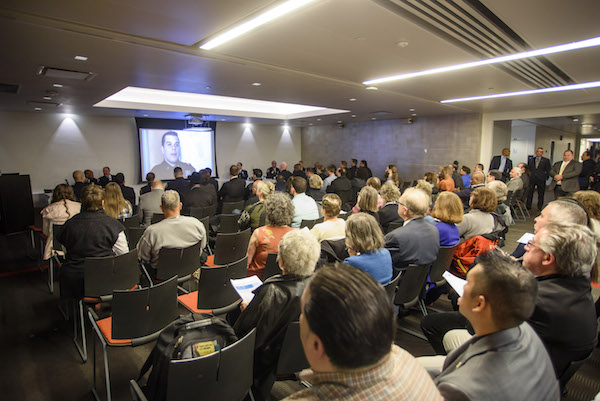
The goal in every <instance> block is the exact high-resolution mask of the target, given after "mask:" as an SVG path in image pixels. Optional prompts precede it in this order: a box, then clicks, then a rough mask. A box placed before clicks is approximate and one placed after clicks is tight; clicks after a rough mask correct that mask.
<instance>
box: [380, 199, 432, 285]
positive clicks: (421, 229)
mask: <svg viewBox="0 0 600 401" xmlns="http://www.w3.org/2000/svg"><path fill="white" fill-rule="evenodd" d="M428 208H429V196H427V194H425V192H423V191H421V190H419V189H416V188H408V189H407V190H406V191H404V193H403V194H402V196H401V197H400V202H399V204H398V214H399V215H400V217H402V218H403V219H404V225H403V226H402V227H399V228H397V229H395V230H394V231H392V232H390V233H388V234H386V235H385V247H386V248H388V249H390V253H391V254H392V262H393V265H394V276H395V275H396V274H398V273H399V272H400V271H401V270H402V269H404V268H406V267H407V266H408V265H409V264H411V263H416V264H419V265H424V264H429V263H433V262H434V261H435V259H436V258H437V254H438V251H439V249H440V234H439V232H438V230H437V228H435V226H434V225H433V224H429V223H427V222H426V221H425V219H424V217H425V214H426V213H427V209H428Z"/></svg>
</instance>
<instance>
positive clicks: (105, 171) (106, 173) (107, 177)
mask: <svg viewBox="0 0 600 401" xmlns="http://www.w3.org/2000/svg"><path fill="white" fill-rule="evenodd" d="M114 178H115V177H114V176H112V175H111V174H110V167H108V166H106V167H103V168H102V177H100V178H98V185H101V186H102V187H105V186H106V184H108V183H109V182H111V181H112V180H114Z"/></svg>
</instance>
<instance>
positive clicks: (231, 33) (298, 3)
mask: <svg viewBox="0 0 600 401" xmlns="http://www.w3.org/2000/svg"><path fill="white" fill-rule="evenodd" d="M313 1H314V0H288V1H286V2H284V3H282V4H280V5H278V6H277V7H274V8H271V9H270V10H267V11H265V12H264V13H262V14H260V15H258V16H257V17H255V18H252V19H251V20H249V21H246V22H244V23H242V24H240V25H237V26H235V27H233V28H231V29H230V30H228V31H226V32H224V33H222V34H221V35H219V36H217V37H215V38H214V39H211V40H209V41H208V42H206V43H204V44H203V45H201V46H200V48H201V49H204V50H211V49H214V48H215V47H217V46H220V45H222V44H223V43H226V42H229V41H230V40H232V39H235V38H237V37H238V36H241V35H243V34H245V33H247V32H249V31H251V30H253V29H254V28H258V27H259V26H261V25H264V24H266V23H268V22H271V21H273V20H274V19H277V18H280V17H282V16H284V15H286V14H289V13H291V12H292V11H295V10H297V9H298V8H300V7H303V6H305V5H307V4H308V3H311V2H313Z"/></svg>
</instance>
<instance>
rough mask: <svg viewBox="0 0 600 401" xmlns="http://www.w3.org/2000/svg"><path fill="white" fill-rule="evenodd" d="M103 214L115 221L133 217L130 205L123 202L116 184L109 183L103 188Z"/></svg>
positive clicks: (127, 202)
mask: <svg viewBox="0 0 600 401" xmlns="http://www.w3.org/2000/svg"><path fill="white" fill-rule="evenodd" d="M104 213H106V215H107V216H110V217H114V218H115V219H125V218H127V217H131V216H132V215H133V208H132V207H131V203H129V201H127V200H125V198H124V197H123V192H121V187H120V186H119V184H117V183H114V182H110V183H108V184H106V187H105V188H104Z"/></svg>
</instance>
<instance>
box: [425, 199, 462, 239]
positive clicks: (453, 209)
mask: <svg viewBox="0 0 600 401" xmlns="http://www.w3.org/2000/svg"><path fill="white" fill-rule="evenodd" d="M431 217H433V219H432V220H433V221H432V222H433V224H434V225H435V227H436V228H437V230H438V232H439V234H440V246H443V247H450V246H454V245H456V244H458V242H459V241H460V234H459V232H458V227H456V225H457V224H458V223H460V222H461V221H462V219H463V208H462V202H461V201H460V198H459V197H458V196H457V195H456V194H455V193H454V192H448V191H445V192H442V193H440V194H439V196H438V197H437V199H436V201H435V205H433V210H432V211H431ZM427 220H428V221H429V219H427Z"/></svg>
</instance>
